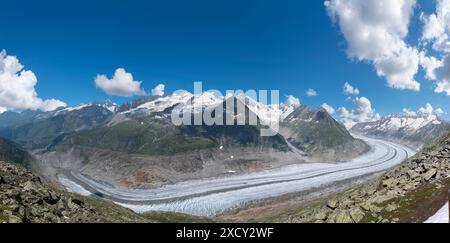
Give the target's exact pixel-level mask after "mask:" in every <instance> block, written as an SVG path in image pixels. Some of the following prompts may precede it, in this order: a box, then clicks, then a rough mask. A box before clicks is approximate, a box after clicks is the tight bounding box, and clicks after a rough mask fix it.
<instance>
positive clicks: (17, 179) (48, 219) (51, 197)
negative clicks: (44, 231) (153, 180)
mask: <svg viewBox="0 0 450 243" xmlns="http://www.w3.org/2000/svg"><path fill="white" fill-rule="evenodd" d="M204 221H208V220H207V219H203V218H195V217H191V216H187V215H182V214H174V213H148V214H136V213H134V212H132V211H131V210H128V209H125V208H122V207H120V206H118V205H115V204H113V203H111V202H108V201H104V200H100V199H95V198H90V197H82V196H79V195H75V194H71V193H67V192H64V191H60V190H57V189H54V188H53V187H51V186H49V185H47V184H45V183H44V182H43V181H42V180H41V179H40V178H39V177H37V176H35V175H33V174H32V173H31V172H29V171H27V170H25V169H24V168H22V167H20V166H16V165H13V164H10V163H6V162H1V161H0V223H3V222H6V223H74V222H75V223H87V222H90V223H103V222H105V223H106V222H113V223H119V222H122V223H123V222H125V223H127V222H129V223H135V222H204Z"/></svg>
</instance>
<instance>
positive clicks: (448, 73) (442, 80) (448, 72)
mask: <svg viewBox="0 0 450 243" xmlns="http://www.w3.org/2000/svg"><path fill="white" fill-rule="evenodd" d="M436 72H437V76H438V78H439V81H438V82H437V83H436V89H435V90H434V91H435V92H436V93H446V94H447V95H449V96H450V55H447V56H446V57H445V58H444V61H443V64H442V67H441V68H439V69H438V70H437V71H436Z"/></svg>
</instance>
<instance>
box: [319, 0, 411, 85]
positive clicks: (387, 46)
mask: <svg viewBox="0 0 450 243" xmlns="http://www.w3.org/2000/svg"><path fill="white" fill-rule="evenodd" d="M325 6H326V8H327V10H328V13H329V15H330V16H331V18H332V19H333V20H334V21H335V22H337V23H338V24H339V27H340V30H341V32H342V34H343V36H344V38H345V40H346V41H347V54H348V56H349V57H350V58H356V59H357V60H359V61H367V62H370V63H372V64H373V65H374V66H375V70H376V72H377V74H378V75H379V76H382V77H385V78H386V80H387V84H388V86H389V87H391V88H396V89H408V90H415V91H418V90H420V84H419V83H418V82H417V81H416V80H415V75H416V74H417V72H418V69H419V51H418V50H417V49H416V48H414V47H411V46H409V45H408V44H407V43H406V42H405V38H406V36H407V34H408V27H409V23H410V17H411V15H412V14H413V11H414V7H415V6H416V0H397V1H392V0H364V1H354V0H327V1H325Z"/></svg>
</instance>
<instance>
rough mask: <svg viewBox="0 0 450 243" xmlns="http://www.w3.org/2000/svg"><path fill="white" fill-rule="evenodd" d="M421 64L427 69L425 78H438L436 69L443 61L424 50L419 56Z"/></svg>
mask: <svg viewBox="0 0 450 243" xmlns="http://www.w3.org/2000/svg"><path fill="white" fill-rule="evenodd" d="M419 61H420V65H421V66H422V68H423V69H424V70H425V72H426V75H425V78H426V79H428V80H436V79H437V76H436V70H437V69H439V68H441V67H442V66H443V62H442V61H441V60H438V59H437V58H435V57H431V56H427V55H426V54H425V53H424V52H421V53H420V56H419Z"/></svg>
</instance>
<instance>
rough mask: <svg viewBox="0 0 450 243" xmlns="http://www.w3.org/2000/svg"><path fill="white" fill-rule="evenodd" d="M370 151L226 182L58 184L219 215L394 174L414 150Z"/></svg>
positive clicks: (131, 202) (138, 207) (81, 180)
mask: <svg viewBox="0 0 450 243" xmlns="http://www.w3.org/2000/svg"><path fill="white" fill-rule="evenodd" d="M358 138H360V139H362V140H364V141H365V142H366V143H367V144H369V145H370V146H371V150H370V152H368V153H366V154H364V155H362V156H360V157H358V158H355V159H353V160H350V161H347V162H344V163H338V164H337V163H331V162H329V163H327V162H321V163H305V164H298V165H290V166H285V167H281V168H277V169H272V170H267V171H262V172H257V173H251V174H245V175H235V176H230V177H222V178H209V179H201V180H191V181H185V182H181V183H177V184H174V185H167V186H164V187H160V188H156V189H151V190H125V189H117V188H112V187H110V186H107V185H104V184H102V183H99V182H97V181H94V180H92V179H90V178H87V177H85V176H83V175H81V174H80V173H76V172H73V171H70V172H68V173H66V176H64V177H61V178H60V179H61V180H60V182H61V183H62V184H63V185H64V186H65V187H66V188H67V189H68V190H71V191H75V192H77V191H80V189H81V188H84V191H83V192H85V191H90V192H91V193H92V194H94V195H102V197H104V198H106V199H109V200H112V201H114V202H116V203H117V204H120V205H122V206H125V207H128V208H130V209H132V210H134V211H136V212H146V211H171V212H180V213H187V214H192V215H198V216H215V215H217V214H220V213H223V212H224V211H226V210H228V209H233V208H238V207H239V206H242V205H244V204H246V203H249V202H252V201H256V200H261V199H265V198H271V197H276V196H282V195H285V194H288V193H293V192H302V191H307V190H310V189H313V188H320V187H325V186H327V185H331V184H333V183H336V182H340V181H345V180H349V179H352V178H357V177H361V176H365V175H370V174H373V173H378V172H382V171H385V170H387V169H390V168H392V167H394V166H396V165H398V164H400V163H401V162H402V161H404V160H405V159H407V158H409V157H411V156H413V155H414V154H415V151H413V150H411V149H409V148H407V147H406V146H403V145H399V144H396V143H392V142H387V141H383V140H379V139H372V138H367V137H358Z"/></svg>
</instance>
